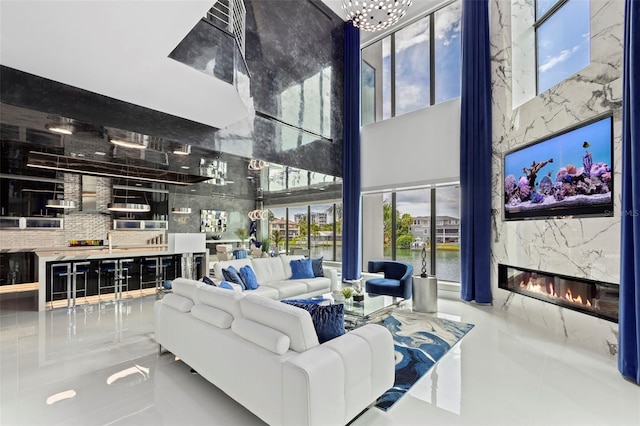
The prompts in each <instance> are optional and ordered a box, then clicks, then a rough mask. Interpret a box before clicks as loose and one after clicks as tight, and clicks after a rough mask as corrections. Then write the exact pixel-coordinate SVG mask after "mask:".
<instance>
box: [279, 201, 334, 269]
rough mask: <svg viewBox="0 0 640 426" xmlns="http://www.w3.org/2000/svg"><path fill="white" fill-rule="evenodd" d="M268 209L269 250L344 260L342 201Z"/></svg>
mask: <svg viewBox="0 0 640 426" xmlns="http://www.w3.org/2000/svg"><path fill="white" fill-rule="evenodd" d="M269 212H270V213H269V225H268V234H269V236H270V238H269V250H268V252H269V253H271V254H272V255H276V254H282V253H288V254H305V255H308V256H310V257H312V258H319V257H322V258H324V260H335V261H340V260H342V204H335V205H334V204H314V205H311V206H295V207H279V208H271V209H269ZM334 229H335V232H334Z"/></svg>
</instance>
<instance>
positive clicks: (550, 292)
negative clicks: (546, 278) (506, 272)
mask: <svg viewBox="0 0 640 426" xmlns="http://www.w3.org/2000/svg"><path fill="white" fill-rule="evenodd" d="M519 287H520V288H522V289H525V290H527V291H530V292H532V293H538V294H543V295H545V296H549V297H555V298H559V299H564V300H566V301H568V302H572V303H577V304H579V305H584V306H588V307H591V301H590V300H589V299H587V300H586V301H584V300H582V296H581V295H578V296H576V297H574V296H573V294H572V293H571V289H570V288H569V289H567V291H566V292H565V294H564V296H562V297H560V296H558V295H557V294H556V292H555V290H554V288H553V283H549V284H548V285H544V284H541V283H539V282H535V281H534V280H533V277H530V278H529V281H528V282H526V283H525V282H524V281H521V282H520V286H519Z"/></svg>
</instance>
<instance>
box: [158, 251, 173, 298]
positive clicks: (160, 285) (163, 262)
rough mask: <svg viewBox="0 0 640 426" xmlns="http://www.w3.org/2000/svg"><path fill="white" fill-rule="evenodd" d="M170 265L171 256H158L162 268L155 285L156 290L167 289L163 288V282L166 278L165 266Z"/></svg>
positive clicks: (171, 262) (171, 263)
mask: <svg viewBox="0 0 640 426" xmlns="http://www.w3.org/2000/svg"><path fill="white" fill-rule="evenodd" d="M170 266H173V256H163V257H161V258H160V267H161V268H162V270H161V273H160V276H159V277H158V281H159V282H158V285H157V287H156V288H157V291H158V292H163V293H164V292H166V290H167V289H165V287H164V282H165V280H167V279H168V276H167V268H169V267H170ZM173 275H174V276H173V279H175V278H176V277H175V275H176V274H175V271H174V274H173Z"/></svg>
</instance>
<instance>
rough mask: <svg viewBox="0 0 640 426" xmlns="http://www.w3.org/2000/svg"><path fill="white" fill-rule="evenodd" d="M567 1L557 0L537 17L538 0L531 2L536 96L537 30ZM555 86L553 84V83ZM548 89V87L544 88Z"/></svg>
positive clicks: (538, 87) (537, 79)
mask: <svg viewBox="0 0 640 426" xmlns="http://www.w3.org/2000/svg"><path fill="white" fill-rule="evenodd" d="M587 1H590V0H587ZM567 3H569V0H557V1H556V2H555V3H554V5H553V6H551V7H550V8H549V9H548V10H547V11H546V12H545V13H543V14H542V16H540V17H538V16H537V15H538V0H535V1H534V3H533V13H534V22H533V30H534V49H535V55H534V61H535V63H534V66H535V77H536V96H538V95H540V71H539V68H540V64H539V61H538V56H539V55H538V52H539V50H538V49H539V46H538V30H539V29H540V28H541V27H542V26H543V25H544V24H545V23H546V22H547V21H549V19H550V18H551V17H552V16H553V15H555V14H556V13H557V12H558V11H559V10H560V9H562V8H563V7H564V6H566V5H567ZM589 46H591V41H589ZM561 81H564V80H560V81H558V82H557V83H556V84H559V83H560V82H561ZM554 86H555V84H554ZM552 87H553V86H552ZM546 90H548V89H546Z"/></svg>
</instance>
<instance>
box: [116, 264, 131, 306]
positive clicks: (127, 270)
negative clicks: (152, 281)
mask: <svg viewBox="0 0 640 426" xmlns="http://www.w3.org/2000/svg"><path fill="white" fill-rule="evenodd" d="M132 270H133V259H120V274H119V277H118V278H119V280H120V297H122V291H123V290H124V289H126V290H125V291H126V292H127V297H129V278H131V277H132V276H131V275H130V274H131V271H132ZM123 281H124V284H123Z"/></svg>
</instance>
